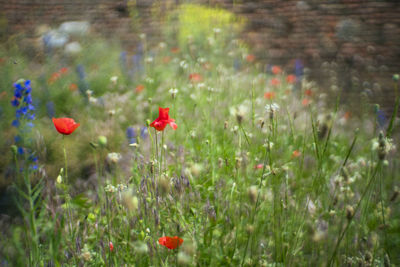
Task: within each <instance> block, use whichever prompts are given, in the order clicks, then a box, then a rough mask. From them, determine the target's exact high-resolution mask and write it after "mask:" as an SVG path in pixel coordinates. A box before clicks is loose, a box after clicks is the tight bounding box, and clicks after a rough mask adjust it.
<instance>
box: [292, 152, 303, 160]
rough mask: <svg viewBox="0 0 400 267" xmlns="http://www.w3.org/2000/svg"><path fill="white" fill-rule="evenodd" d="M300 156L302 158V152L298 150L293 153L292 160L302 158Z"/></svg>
mask: <svg viewBox="0 0 400 267" xmlns="http://www.w3.org/2000/svg"><path fill="white" fill-rule="evenodd" d="M300 156H301V152H300V151H298V150H295V151H293V153H292V159H293V158H297V157H300Z"/></svg>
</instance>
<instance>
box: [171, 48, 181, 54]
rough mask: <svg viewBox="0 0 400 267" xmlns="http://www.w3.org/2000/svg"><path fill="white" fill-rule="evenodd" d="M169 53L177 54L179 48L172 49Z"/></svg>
mask: <svg viewBox="0 0 400 267" xmlns="http://www.w3.org/2000/svg"><path fill="white" fill-rule="evenodd" d="M171 53H174V54H176V53H179V47H172V48H171Z"/></svg>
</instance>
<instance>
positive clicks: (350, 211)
mask: <svg viewBox="0 0 400 267" xmlns="http://www.w3.org/2000/svg"><path fill="white" fill-rule="evenodd" d="M353 216H354V208H353V207H352V206H350V205H347V206H346V218H347V220H349V221H350V220H351V219H352V218H353Z"/></svg>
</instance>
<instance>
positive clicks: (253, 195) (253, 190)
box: [247, 185, 258, 204]
mask: <svg viewBox="0 0 400 267" xmlns="http://www.w3.org/2000/svg"><path fill="white" fill-rule="evenodd" d="M257 191H258V190H257V186H255V185H252V186H250V187H249V189H248V190H247V194H248V196H249V199H250V201H251V203H253V204H254V203H256V201H257Z"/></svg>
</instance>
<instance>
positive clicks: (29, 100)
mask: <svg viewBox="0 0 400 267" xmlns="http://www.w3.org/2000/svg"><path fill="white" fill-rule="evenodd" d="M24 102H25V103H27V104H32V96H31V95H30V94H28V95H26V96H25V97H24Z"/></svg>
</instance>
